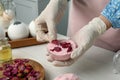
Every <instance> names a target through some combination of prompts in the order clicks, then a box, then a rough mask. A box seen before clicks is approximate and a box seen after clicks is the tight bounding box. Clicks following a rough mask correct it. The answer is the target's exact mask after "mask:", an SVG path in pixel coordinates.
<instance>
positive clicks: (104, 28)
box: [35, 0, 120, 66]
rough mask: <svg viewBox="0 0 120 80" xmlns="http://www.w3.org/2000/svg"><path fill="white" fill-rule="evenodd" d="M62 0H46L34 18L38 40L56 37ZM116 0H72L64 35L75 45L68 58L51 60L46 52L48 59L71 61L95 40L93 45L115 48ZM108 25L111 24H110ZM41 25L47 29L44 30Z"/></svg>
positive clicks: (117, 38)
mask: <svg viewBox="0 0 120 80" xmlns="http://www.w3.org/2000/svg"><path fill="white" fill-rule="evenodd" d="M66 4H67V0H50V2H49V4H48V5H47V7H46V8H45V9H44V10H43V12H42V13H41V14H40V16H39V17H38V18H37V19H36V20H35V23H36V32H37V40H38V41H41V40H47V41H51V40H53V39H56V37H57V36H56V30H55V26H56V24H57V23H58V22H59V21H60V19H61V17H62V15H63V13H64V11H65V7H66ZM119 4H120V1H119V0H110V1H108V0H99V1H98V0H97V1H96V0H72V1H71V7H70V15H69V26H68V36H70V37H71V39H72V40H74V41H75V42H76V43H77V45H78V48H77V49H75V50H74V51H73V52H72V54H71V60H69V61H62V62H61V61H55V60H53V59H52V58H51V56H50V55H48V60H49V61H52V63H53V64H54V65H55V66H68V65H71V64H72V63H73V62H74V61H76V60H77V59H78V58H79V57H80V56H81V55H83V54H84V53H85V51H86V50H88V49H89V48H90V47H91V46H92V44H93V43H94V41H95V40H96V41H95V45H97V46H100V47H103V48H105V49H109V50H111V51H117V50H119V49H120V44H119V43H118V42H119V41H120V37H119V33H120V31H119V29H114V28H118V27H120V24H119V22H120V21H119V18H120V15H119V14H120V10H119V8H120V5H119ZM106 5H107V6H106ZM105 6H106V7H105ZM101 12H102V13H101ZM48 13H49V14H48ZM100 13H101V14H100ZM88 22H89V23H88ZM86 24H87V25H86ZM111 26H112V27H114V28H110V27H111ZM109 28H110V29H109ZM45 29H47V31H48V33H45ZM103 33H104V34H103ZM100 35H101V36H100Z"/></svg>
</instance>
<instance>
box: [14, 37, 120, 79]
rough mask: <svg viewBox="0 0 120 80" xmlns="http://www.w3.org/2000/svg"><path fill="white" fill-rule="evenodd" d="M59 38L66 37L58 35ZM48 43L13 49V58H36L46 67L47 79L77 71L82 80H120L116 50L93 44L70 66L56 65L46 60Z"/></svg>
mask: <svg viewBox="0 0 120 80" xmlns="http://www.w3.org/2000/svg"><path fill="white" fill-rule="evenodd" d="M58 36H59V38H66V37H65V36H63V35H58ZM46 53H47V51H46V44H42V45H35V46H29V47H23V48H16V49H13V58H29V59H33V60H36V61H37V62H39V63H40V64H42V65H43V67H44V68H45V80H53V79H54V78H55V77H56V76H58V75H59V74H63V73H68V72H72V73H76V74H77V75H79V76H80V78H81V80H120V75H117V74H114V73H113V66H112V58H113V55H114V52H111V51H108V50H105V49H102V48H99V47H95V46H92V47H91V48H90V49H89V50H88V51H87V52H86V54H85V55H83V57H81V58H80V59H79V60H78V61H77V62H76V63H74V65H72V66H69V67H55V66H53V65H52V64H51V63H50V62H48V61H47V60H46Z"/></svg>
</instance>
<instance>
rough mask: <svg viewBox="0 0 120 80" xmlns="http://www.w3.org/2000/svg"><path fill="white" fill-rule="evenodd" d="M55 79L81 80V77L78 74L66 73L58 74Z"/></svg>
mask: <svg viewBox="0 0 120 80" xmlns="http://www.w3.org/2000/svg"><path fill="white" fill-rule="evenodd" d="M54 80H80V78H79V77H78V76H77V75H76V74H73V73H66V74H62V75H59V76H57V77H56V78H55V79H54Z"/></svg>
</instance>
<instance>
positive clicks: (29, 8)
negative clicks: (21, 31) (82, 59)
mask: <svg viewBox="0 0 120 80" xmlns="http://www.w3.org/2000/svg"><path fill="white" fill-rule="evenodd" d="M14 2H15V5H16V18H17V20H20V21H23V22H25V23H27V24H29V23H30V22H31V21H32V20H33V19H35V18H36V17H38V16H39V14H40V13H41V12H42V10H43V9H44V8H45V7H46V5H47V4H48V2H49V0H14ZM68 12H69V5H68V6H67V9H66V11H65V14H64V16H63V17H62V20H61V21H60V23H59V24H58V25H57V31H58V33H60V34H63V35H66V33H67V26H68V15H69V14H68ZM48 15H49V14H48Z"/></svg>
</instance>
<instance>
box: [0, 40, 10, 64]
mask: <svg viewBox="0 0 120 80" xmlns="http://www.w3.org/2000/svg"><path fill="white" fill-rule="evenodd" d="M0 42H1V45H0V63H3V62H6V61H10V60H11V59H12V49H11V46H10V44H8V43H7V41H6V40H5V41H0Z"/></svg>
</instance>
